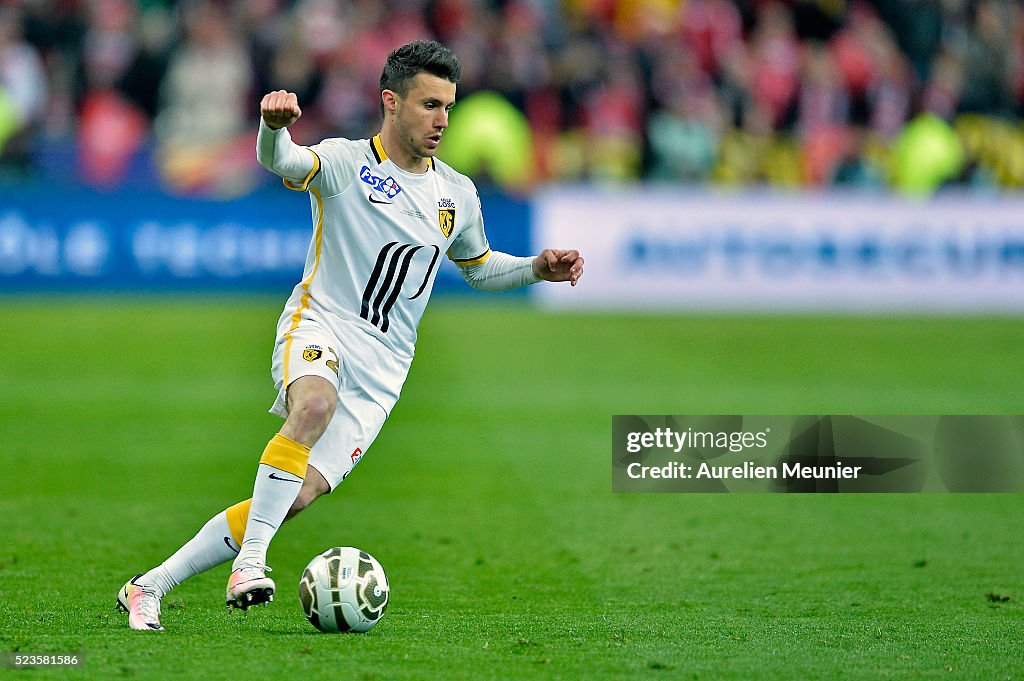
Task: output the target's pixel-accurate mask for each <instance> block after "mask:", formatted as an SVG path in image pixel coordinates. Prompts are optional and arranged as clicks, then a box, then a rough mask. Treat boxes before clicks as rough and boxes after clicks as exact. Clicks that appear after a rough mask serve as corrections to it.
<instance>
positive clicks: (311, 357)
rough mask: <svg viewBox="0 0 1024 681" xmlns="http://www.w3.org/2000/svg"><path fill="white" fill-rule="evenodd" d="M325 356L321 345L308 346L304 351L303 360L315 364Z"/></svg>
mask: <svg viewBox="0 0 1024 681" xmlns="http://www.w3.org/2000/svg"><path fill="white" fill-rule="evenodd" d="M323 354H324V351H323V350H322V349H321V348H320V346H319V345H307V346H306V349H305V350H303V351H302V359H304V360H306V361H307V362H315V361H317V360H318V359H320V358H321V357H322V356H323Z"/></svg>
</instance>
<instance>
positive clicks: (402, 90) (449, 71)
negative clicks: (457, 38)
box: [380, 40, 462, 114]
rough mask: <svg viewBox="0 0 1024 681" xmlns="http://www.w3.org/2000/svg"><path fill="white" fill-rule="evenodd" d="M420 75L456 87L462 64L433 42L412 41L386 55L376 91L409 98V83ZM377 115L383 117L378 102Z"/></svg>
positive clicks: (382, 111) (439, 44)
mask: <svg viewBox="0 0 1024 681" xmlns="http://www.w3.org/2000/svg"><path fill="white" fill-rule="evenodd" d="M420 73H429V74H431V75H433V76H437V77H438V78H445V79H447V80H448V81H449V82H451V83H458V82H459V78H461V77H462V64H460V63H459V58H458V57H456V56H455V53H454V52H452V51H451V50H449V49H448V48H447V47H445V46H444V45H442V44H441V43H439V42H436V41H434V40H416V41H414V42H411V43H409V44H408V45H402V46H401V47H399V48H398V49H396V50H394V51H393V52H392V53H391V54H389V55H388V59H387V61H386V62H384V70H383V71H381V74H380V91H381V92H382V93H383V92H384V91H385V90H391V91H393V92H396V93H398V95H399V96H400V97H405V96H406V95H407V94H409V87H410V85H411V83H412V79H413V78H415V77H416V75H417V74H420ZM380 112H381V114H383V113H384V101H383V100H381V103H380Z"/></svg>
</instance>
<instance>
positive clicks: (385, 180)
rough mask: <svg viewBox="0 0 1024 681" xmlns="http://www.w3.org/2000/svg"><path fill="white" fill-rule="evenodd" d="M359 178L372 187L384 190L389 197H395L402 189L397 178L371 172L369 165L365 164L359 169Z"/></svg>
mask: <svg viewBox="0 0 1024 681" xmlns="http://www.w3.org/2000/svg"><path fill="white" fill-rule="evenodd" d="M359 179H360V180H362V181H363V182H365V183H366V184H368V185H370V187H371V188H372V189H375V190H377V191H379V192H382V193H383V194H384V195H385V196H387V197H388V198H389V199H393V198H395V197H396V196H398V194H399V193H400V192H401V191H402V188H401V187H400V186H398V182H396V181H395V178H393V177H391V176H390V175H388V176H387V177H381V176H379V175H374V174H373V173H371V172H370V169H369V167H367V166H363V167H362V168H361V169H360V171H359Z"/></svg>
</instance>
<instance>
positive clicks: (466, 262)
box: [448, 248, 491, 267]
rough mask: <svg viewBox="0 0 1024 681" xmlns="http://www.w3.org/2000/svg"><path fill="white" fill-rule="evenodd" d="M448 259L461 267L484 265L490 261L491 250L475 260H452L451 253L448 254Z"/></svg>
mask: <svg viewBox="0 0 1024 681" xmlns="http://www.w3.org/2000/svg"><path fill="white" fill-rule="evenodd" d="M448 257H449V258H450V259H451V261H452V262H453V263H455V264H456V265H458V266H459V267H472V266H473V265H483V264H484V263H485V262H487V261H488V260H489V259H490V257H491V249H489V248H488V249H487V251H486V252H485V253H484V254H483V255H478V256H477V257H475V258H466V259H464V260H458V259H456V258H452V254H451V251H449V252H448Z"/></svg>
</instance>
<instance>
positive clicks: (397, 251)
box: [278, 135, 491, 359]
mask: <svg viewBox="0 0 1024 681" xmlns="http://www.w3.org/2000/svg"><path fill="white" fill-rule="evenodd" d="M306 149H308V150H309V151H310V152H312V154H313V155H314V162H313V169H312V170H311V171H310V172H309V174H308V175H307V176H306V178H305V179H304V180H303V181H302V182H301V183H293V182H290V181H289V180H287V179H286V180H285V181H284V182H285V186H287V187H289V188H290V189H294V190H297V191H308V192H309V194H310V203H311V205H312V211H313V225H314V233H313V240H312V242H311V243H310V247H309V253H308V254H307V256H306V266H305V270H304V272H303V275H302V281H301V282H300V283H299V284H298V285H296V287H295V289H294V290H293V291H292V294H291V297H290V298H289V299H288V303H287V305H286V307H285V310H284V313H283V314H282V316H281V320H280V322H279V326H278V331H279V334H280V335H284V334H287V333H288V332H289V331H292V330H295V329H296V328H297V327H298V325H299V324H300V323H301V322H302V320H303V319H304V318H311V319H316V320H318V321H322V322H323V323H326V324H327V326H328V327H336V326H337V325H339V323H340V324H348V325H353V326H355V327H357V328H358V329H360V330H362V331H364V332H365V333H367V334H369V335H370V336H371V337H373V338H375V339H376V340H377V341H379V342H380V343H381V344H382V345H383V346H384V347H386V348H387V349H388V350H390V351H391V352H393V353H396V354H397V355H400V356H402V357H406V358H409V359H411V357H412V354H413V352H414V350H415V344H416V328H417V326H418V324H419V321H420V318H421V317H422V315H423V310H424V308H425V307H426V304H427V300H428V299H429V298H430V292H431V289H432V287H433V284H434V279H435V277H436V276H437V269H438V266H439V265H440V259H441V256H443V255H447V256H448V257H449V258H451V259H452V260H453V261H454V262H455V263H456V264H458V265H461V266H463V267H470V266H473V265H478V264H481V263H483V262H485V261H486V260H487V259H488V258H489V256H490V254H491V250H490V247H489V246H488V243H487V237H486V236H485V234H484V224H483V215H482V211H481V208H480V198H479V196H478V195H477V192H476V187H475V186H474V185H473V182H472V180H470V179H469V178H467V177H466V176H464V175H462V174H460V173H458V172H456V171H454V170H452V168H451V167H449V166H447V165H445V164H444V163H442V162H441V161H438V160H436V159H430V160H431V165H430V169H429V170H427V172H426V173H423V174H415V173H410V172H408V171H405V170H402V169H401V168H399V167H398V166H397V165H395V163H394V162H393V161H391V160H390V159H389V158H388V157H387V155H386V154H385V153H384V147H383V146H382V145H381V142H380V136H379V135H378V136H376V137H374V138H373V139H372V140H365V139H364V140H347V139H342V138H336V139H327V140H324V141H323V142H321V143H320V144H317V145H314V146H312V147H306Z"/></svg>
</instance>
